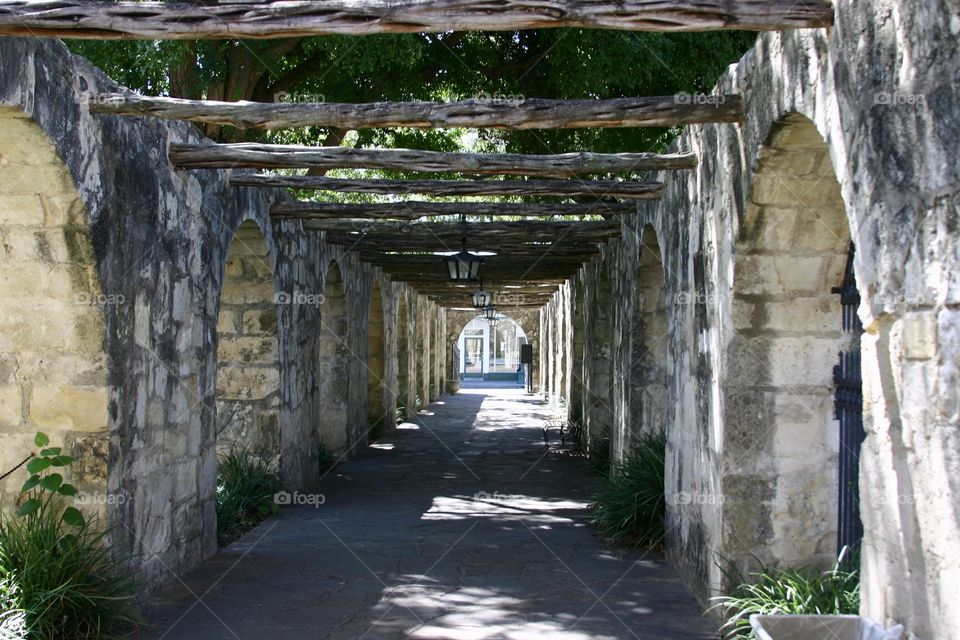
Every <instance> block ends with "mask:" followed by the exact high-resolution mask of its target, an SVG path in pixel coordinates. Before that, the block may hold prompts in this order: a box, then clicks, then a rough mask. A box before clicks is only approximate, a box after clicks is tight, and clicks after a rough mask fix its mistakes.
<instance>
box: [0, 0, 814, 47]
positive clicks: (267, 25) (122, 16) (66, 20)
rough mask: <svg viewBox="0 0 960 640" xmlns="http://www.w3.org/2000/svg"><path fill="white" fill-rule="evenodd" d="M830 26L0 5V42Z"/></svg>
mask: <svg viewBox="0 0 960 640" xmlns="http://www.w3.org/2000/svg"><path fill="white" fill-rule="evenodd" d="M832 24H833V4H832V3H831V2H830V0H724V1H717V0H664V1H662V2H650V1H649V0H624V1H622V2H597V1H593V0H536V1H531V0H496V1H489V0H481V1H479V2H477V1H475V0H431V2H422V1H415V0H406V1H403V2H398V1H396V0H325V1H324V2H309V1H306V0H286V1H282V2H281V1H275V2H246V1H239V0H238V1H235V2H228V1H221V2H218V3H212V4H199V3H187V2H170V3H167V2H156V1H153V2H129V1H127V2H96V1H93V0H0V35H13V36H39V37H54V38H92V39H98V40H107V39H131V38H139V39H146V40H172V39H183V40H197V39H230V40H233V39H240V38H291V37H302V36H318V35H333V34H340V35H370V34H375V33H417V32H433V33H442V32H446V31H503V30H506V31H513V30H518V29H543V28H554V27H575V28H587V29H618V30H627V31H717V30H728V29H731V30H732V29H737V30H747V31H770V30H783V29H795V28H823V27H829V26H831V25H832Z"/></svg>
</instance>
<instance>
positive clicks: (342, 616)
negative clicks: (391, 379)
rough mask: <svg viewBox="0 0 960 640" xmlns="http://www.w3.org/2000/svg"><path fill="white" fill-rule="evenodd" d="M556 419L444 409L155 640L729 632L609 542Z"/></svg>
mask: <svg viewBox="0 0 960 640" xmlns="http://www.w3.org/2000/svg"><path fill="white" fill-rule="evenodd" d="M546 417H547V415H546V413H545V412H544V407H543V406H542V405H541V404H540V403H539V401H538V400H537V399H535V398H531V397H527V396H524V395H523V394H522V392H520V391H511V390H495V391H494V390H479V389H478V390H465V391H463V392H462V393H461V394H458V395H456V396H445V397H444V398H443V399H442V401H441V402H437V403H433V404H431V405H429V406H428V407H427V408H426V409H425V410H424V411H423V412H421V414H420V415H418V416H417V417H416V419H415V420H413V421H411V422H409V423H405V424H403V425H401V428H400V429H398V430H397V432H395V433H393V434H390V435H389V436H387V437H386V438H383V439H381V440H380V441H379V442H378V443H377V447H376V448H374V449H372V450H371V451H370V454H369V455H368V456H365V457H363V458H360V459H357V460H353V461H351V462H349V463H347V464H344V465H342V466H341V467H339V468H338V469H337V470H336V472H335V473H334V474H331V476H329V477H328V478H326V479H325V480H324V482H323V486H322V488H321V490H322V492H323V495H324V499H325V501H324V503H323V504H322V505H319V506H317V507H316V508H310V507H290V508H285V509H283V510H282V511H281V513H280V514H279V515H278V516H276V517H274V518H271V519H269V520H268V521H266V522H264V523H262V524H261V525H260V526H258V527H257V528H256V529H254V530H253V531H251V532H250V533H249V534H248V535H246V536H244V537H243V538H242V539H241V540H239V541H238V542H236V543H235V544H233V545H231V546H230V547H228V548H226V549H224V550H222V551H221V552H220V553H219V554H218V555H217V556H216V557H214V558H212V559H210V560H209V561H207V562H206V563H204V565H203V566H202V567H200V568H199V569H198V570H197V571H195V572H193V573H191V574H190V575H189V576H188V577H186V578H185V579H184V583H183V584H178V585H175V586H174V587H171V588H170V589H167V590H166V591H164V592H163V593H161V594H159V596H158V598H157V600H156V606H155V608H154V609H153V610H152V612H151V615H150V620H151V623H152V628H151V629H149V630H145V631H144V632H143V634H142V635H141V637H143V638H152V639H156V638H161V637H166V638H184V639H193V638H197V639H200V638H203V639H205V640H206V639H215V638H243V639H247V638H257V639H259V638H261V637H266V638H269V639H270V640H284V639H286V638H298V639H300V638H304V637H308V638H334V639H340V638H343V639H347V638H351V639H360V638H364V639H368V640H375V639H381V638H436V639H440V638H450V639H468V638H471V639H472V638H532V637H537V638H543V637H546V638H559V639H561V640H563V639H574V638H582V639H594V640H599V639H605V638H644V639H646V638H658V639H660V638H679V639H683V638H691V639H692V638H704V639H705V638H713V637H716V633H715V631H714V630H713V629H712V628H711V626H710V625H709V624H708V623H707V622H706V621H705V620H703V619H702V618H701V617H700V611H699V609H698V607H697V605H696V603H695V602H694V600H693V598H692V597H691V596H690V595H689V593H688V592H687V591H686V590H685V589H684V588H683V586H682V585H681V584H680V583H679V581H678V579H677V578H676V576H675V575H674V574H673V572H672V570H671V569H670V568H669V567H668V566H666V565H665V564H664V563H663V561H662V559H661V558H660V557H659V556H656V555H653V554H649V553H646V554H645V553H640V552H634V553H624V552H621V551H615V550H611V549H609V548H606V547H605V546H604V545H603V544H602V543H601V542H600V541H599V540H598V539H597V538H596V536H595V535H594V533H593V532H592V530H591V529H590V528H589V527H588V526H587V525H586V522H585V514H586V506H587V503H586V499H587V496H588V495H589V490H590V488H589V484H590V483H591V481H592V479H591V476H590V472H589V468H588V464H587V463H586V461H585V460H583V459H580V458H576V457H572V456H565V455H560V452H558V451H555V450H552V449H551V450H545V448H544V445H543V441H542V436H541V430H540V427H541V424H542V421H543V420H544V419H546ZM198 598H199V599H198ZM165 633H166V635H164V634H165Z"/></svg>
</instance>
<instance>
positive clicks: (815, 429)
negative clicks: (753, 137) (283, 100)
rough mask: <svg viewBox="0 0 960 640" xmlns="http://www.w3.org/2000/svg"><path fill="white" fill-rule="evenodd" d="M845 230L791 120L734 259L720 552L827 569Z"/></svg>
mask: <svg viewBox="0 0 960 640" xmlns="http://www.w3.org/2000/svg"><path fill="white" fill-rule="evenodd" d="M849 246H850V233H849V227H848V221H847V216H846V212H845V207H844V203H843V200H842V199H841V196H840V185H839V183H838V182H837V179H836V177H835V174H834V171H833V167H832V165H831V161H830V157H829V153H828V149H827V145H826V143H825V142H824V140H823V138H822V137H821V136H820V134H819V133H818V131H817V129H816V127H815V126H814V124H813V123H812V122H811V121H810V120H808V119H807V118H806V117H804V116H801V115H799V114H791V115H788V116H786V117H784V118H782V119H781V120H780V121H779V122H778V123H777V124H776V125H774V127H773V128H772V130H771V132H770V134H769V137H768V138H767V142H766V144H765V146H764V147H763V148H762V149H761V150H760V154H759V159H758V164H757V166H756V169H755V174H754V176H753V182H752V193H751V195H750V198H749V201H748V206H747V210H746V214H745V219H744V220H743V223H742V224H741V225H740V229H739V233H738V238H737V243H736V247H735V254H736V255H735V258H734V281H733V301H732V304H733V319H734V325H735V326H734V330H735V333H734V335H733V338H732V340H731V342H730V343H729V346H728V357H729V374H728V378H727V383H726V385H725V389H724V391H725V397H724V404H725V410H726V417H725V424H726V433H725V438H724V450H723V469H724V475H723V498H724V501H723V519H724V524H723V551H722V553H723V555H724V556H726V557H727V558H729V559H731V560H733V561H735V562H736V563H737V565H738V566H739V567H740V568H741V570H745V569H752V568H753V567H754V565H755V562H756V560H755V558H759V560H761V561H763V562H767V563H773V564H777V565H785V566H798V565H807V564H814V565H821V566H825V565H829V564H830V563H831V562H832V561H833V560H835V554H836V547H835V545H836V518H837V511H836V500H837V488H838V487H837V450H838V441H837V423H836V421H835V419H834V415H833V378H832V375H833V366H834V364H835V362H836V359H837V354H838V352H839V351H841V350H842V349H843V348H844V347H845V346H846V343H847V342H849V337H844V336H843V335H842V333H841V323H840V314H841V306H840V300H839V297H838V296H837V295H835V294H833V293H831V288H832V287H836V286H840V285H841V284H842V282H843V276H844V270H845V266H846V262H847V255H848V249H849Z"/></svg>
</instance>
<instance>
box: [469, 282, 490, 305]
mask: <svg viewBox="0 0 960 640" xmlns="http://www.w3.org/2000/svg"><path fill="white" fill-rule="evenodd" d="M492 303H493V294H492V293H490V292H489V291H485V290H484V289H483V280H481V281H480V288H479V289H477V290H476V291H474V292H473V306H474V308H475V309H483V308H485V307H489V306H490V305H491V304H492Z"/></svg>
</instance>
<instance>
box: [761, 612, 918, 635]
mask: <svg viewBox="0 0 960 640" xmlns="http://www.w3.org/2000/svg"><path fill="white" fill-rule="evenodd" d="M750 626H752V627H753V633H754V635H756V637H757V638H758V640H814V639H815V638H816V639H820V638H829V639H830V640H900V638H901V637H902V636H903V626H902V625H899V624H898V625H896V626H894V627H891V628H889V629H884V628H883V627H881V626H880V625H878V624H877V623H875V622H873V621H872V620H870V619H868V618H862V617H860V616H853V615H847V616H818V615H806V616H804V615H762V614H758V613H754V614H753V615H751V616H750Z"/></svg>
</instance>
